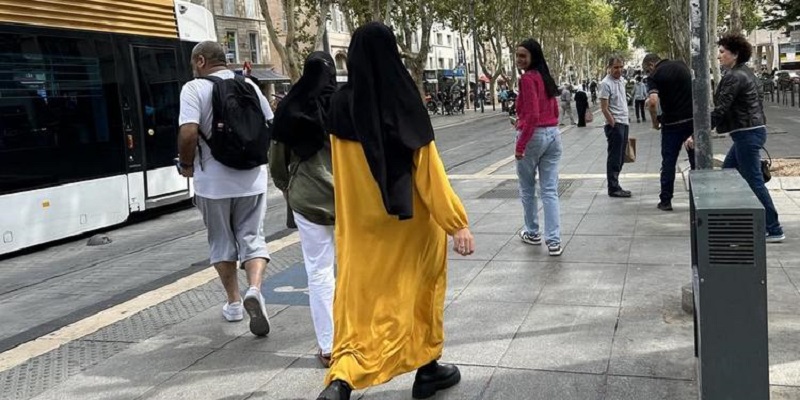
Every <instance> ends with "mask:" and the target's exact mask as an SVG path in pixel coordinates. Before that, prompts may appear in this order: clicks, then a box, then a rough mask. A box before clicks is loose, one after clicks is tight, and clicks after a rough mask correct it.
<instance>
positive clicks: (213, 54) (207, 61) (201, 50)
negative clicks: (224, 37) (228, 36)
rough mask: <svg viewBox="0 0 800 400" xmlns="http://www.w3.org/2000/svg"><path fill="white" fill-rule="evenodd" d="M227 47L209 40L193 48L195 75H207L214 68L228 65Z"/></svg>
mask: <svg viewBox="0 0 800 400" xmlns="http://www.w3.org/2000/svg"><path fill="white" fill-rule="evenodd" d="M227 63H228V62H227V60H226V57H225V49H224V48H223V47H222V45H221V44H219V43H217V42H212V41H210V40H207V41H205V42H200V43H198V44H197V45H196V46H194V49H192V70H193V71H194V74H195V76H205V75H208V74H209V73H211V72H213V71H209V70H211V69H212V68H219V67H225V66H226V65H227Z"/></svg>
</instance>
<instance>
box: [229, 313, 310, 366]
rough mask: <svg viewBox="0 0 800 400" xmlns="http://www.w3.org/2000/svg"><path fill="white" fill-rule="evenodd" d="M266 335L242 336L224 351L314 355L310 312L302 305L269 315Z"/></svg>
mask: <svg viewBox="0 0 800 400" xmlns="http://www.w3.org/2000/svg"><path fill="white" fill-rule="evenodd" d="M269 321H270V331H269V335H267V336H265V337H259V336H255V335H252V334H244V335H242V336H240V337H238V338H236V339H235V340H233V341H231V342H229V343H227V344H226V345H225V347H224V349H226V350H241V351H256V352H268V353H284V354H295V355H298V356H299V355H303V354H316V351H317V337H316V335H315V334H314V323H313V322H312V321H311V310H310V309H309V307H305V306H292V307H289V308H287V309H285V310H283V311H281V312H280V313H279V314H277V315H272V316H270V319H269Z"/></svg>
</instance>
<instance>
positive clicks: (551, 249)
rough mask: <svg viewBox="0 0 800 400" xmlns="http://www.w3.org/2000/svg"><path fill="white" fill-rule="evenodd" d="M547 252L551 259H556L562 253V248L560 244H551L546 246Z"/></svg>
mask: <svg viewBox="0 0 800 400" xmlns="http://www.w3.org/2000/svg"><path fill="white" fill-rule="evenodd" d="M547 252H548V253H550V255H551V256H553V257H558V256H560V255H561V253H563V252H564V248H563V247H561V243H551V244H548V245H547Z"/></svg>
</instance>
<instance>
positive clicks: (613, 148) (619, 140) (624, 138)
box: [603, 123, 628, 193]
mask: <svg viewBox="0 0 800 400" xmlns="http://www.w3.org/2000/svg"><path fill="white" fill-rule="evenodd" d="M603 130H604V131H605V133H606V140H607V141H608V160H607V161H606V179H608V193H614V192H616V191H618V190H622V187H620V186H619V173H620V172H622V164H624V163H625V147H626V146H627V144H628V125H626V124H620V123H616V124H614V127H613V128H612V127H611V125H605V126H604V127H603Z"/></svg>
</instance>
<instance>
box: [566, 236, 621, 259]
mask: <svg viewBox="0 0 800 400" xmlns="http://www.w3.org/2000/svg"><path fill="white" fill-rule="evenodd" d="M631 242H632V238H631V237H630V236H604V237H597V236H581V235H574V236H572V238H571V239H570V240H569V242H567V245H566V246H564V253H563V254H562V255H561V257H559V261H560V262H585V263H608V264H625V263H627V262H628V253H629V252H630V251H631Z"/></svg>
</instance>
